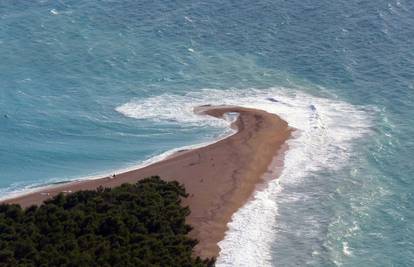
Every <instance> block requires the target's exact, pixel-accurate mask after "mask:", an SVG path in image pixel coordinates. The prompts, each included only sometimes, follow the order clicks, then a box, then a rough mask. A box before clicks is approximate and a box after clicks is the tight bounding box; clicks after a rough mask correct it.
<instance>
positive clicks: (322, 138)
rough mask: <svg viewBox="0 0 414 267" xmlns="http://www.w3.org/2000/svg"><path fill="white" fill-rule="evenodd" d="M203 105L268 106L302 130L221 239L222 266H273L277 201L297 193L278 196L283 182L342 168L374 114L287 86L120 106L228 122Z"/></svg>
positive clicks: (162, 117) (151, 114)
mask: <svg viewBox="0 0 414 267" xmlns="http://www.w3.org/2000/svg"><path fill="white" fill-rule="evenodd" d="M203 104H213V105H219V104H227V105H241V106H244V107H251V108H258V109H263V110H266V111H268V112H271V113H275V114H277V115H279V116H281V117H282V118H283V119H285V120H286V121H287V122H288V123H289V125H290V126H292V127H294V128H296V129H298V131H297V132H295V135H294V138H293V139H291V140H290V141H289V142H288V144H289V150H288V152H287V154H286V155H285V162H284V169H283V171H282V174H281V176H280V179H279V180H274V181H271V182H269V184H268V186H267V188H265V189H263V190H261V191H258V192H256V193H255V195H254V197H253V200H252V201H250V202H248V203H247V204H246V205H245V206H244V207H242V208H241V209H240V210H239V211H237V212H236V213H235V214H234V215H233V217H232V221H231V222H230V223H229V231H227V233H226V237H225V239H224V240H223V241H221V242H220V243H219V246H220V248H221V253H220V256H219V257H218V259H217V264H216V265H217V266H270V265H271V244H272V242H274V238H275V237H276V236H277V233H275V231H276V230H275V228H274V227H275V225H277V203H281V202H283V201H285V202H286V201H295V199H294V197H291V198H283V199H278V196H280V195H282V193H283V186H284V184H287V183H300V182H301V181H302V180H303V179H304V178H305V177H306V176H307V175H308V174H309V173H312V172H315V171H319V170H323V169H334V170H337V169H340V168H342V167H343V166H344V165H345V164H346V161H347V159H348V157H349V156H350V152H351V151H350V150H351V149H352V146H351V144H352V143H351V142H352V141H353V140H354V139H356V138H360V137H362V136H363V135H365V134H367V133H369V131H370V127H371V119H370V113H369V112H368V111H367V108H366V107H356V106H353V105H351V104H348V103H346V102H343V101H338V100H333V99H330V98H321V97H315V96H312V95H309V94H305V93H303V92H301V91H298V90H294V89H287V88H268V89H244V90H239V89H234V90H215V89H204V90H201V91H199V92H191V93H187V94H184V95H172V94H164V95H160V96H155V97H150V98H146V99H136V100H133V101H131V102H129V103H127V104H125V105H122V106H120V107H119V108H117V111H119V112H121V113H123V114H124V115H126V116H129V117H133V118H137V119H151V120H157V121H168V122H171V121H173V122H179V123H187V124H192V125H211V126H216V127H217V126H224V125H223V122H221V121H219V120H216V119H214V118H208V117H205V118H202V117H200V116H198V115H195V114H194V113H193V108H194V106H197V105H203ZM347 251H348V250H345V252H347Z"/></svg>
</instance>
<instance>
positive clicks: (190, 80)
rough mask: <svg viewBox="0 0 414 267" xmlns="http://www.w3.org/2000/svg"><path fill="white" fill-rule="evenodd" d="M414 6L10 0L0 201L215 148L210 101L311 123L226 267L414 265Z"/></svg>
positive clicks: (0, 96) (0, 84) (0, 76)
mask: <svg viewBox="0 0 414 267" xmlns="http://www.w3.org/2000/svg"><path fill="white" fill-rule="evenodd" d="M413 15H414V2H413V1H409V0H405V1H404V0H400V1H395V0H393V1H391V0H388V1H384V0H379V1H356V0H350V1H326V0H323V1H303V0H302V1H299V0H291V1H270V0H267V1H256V2H252V1H215V0H213V1H208V2H207V1H203V2H202V1H147V2H143V1H128V0H126V1H109V0H107V1H96V0H91V1H47V0H41V1H12V0H6V1H0V115H1V116H0V194H1V195H2V196H3V197H4V196H5V195H8V194H10V193H12V192H16V191H19V190H22V189H24V188H28V187H29V188H30V187H32V186H36V185H39V184H45V183H50V182H58V181H62V180H69V179H77V178H80V177H88V176H96V175H99V174H102V173H109V172H113V171H114V170H117V169H122V168H128V167H132V166H135V165H137V164H140V163H141V162H143V161H145V160H148V159H150V158H151V157H154V156H156V155H159V154H161V153H164V152H166V151H169V150H171V149H174V148H177V147H182V146H188V145H193V144H199V143H203V142H209V141H212V140H215V139H217V138H220V137H221V136H223V134H225V131H226V124H225V123H224V122H220V121H218V120H214V119H207V118H203V117H198V116H196V115H194V114H193V113H192V111H191V110H192V107H193V106H195V105H198V104H221V103H227V104H238V105H243V106H248V107H256V108H262V109H265V110H268V111H269V112H275V113H277V114H279V115H281V116H282V117H283V118H284V119H286V120H287V121H288V122H289V123H290V125H292V126H293V127H295V128H297V129H299V131H298V132H297V133H296V136H295V137H296V138H295V139H292V140H291V141H289V146H290V150H289V152H288V153H287V154H286V160H285V164H286V168H285V169H284V171H283V173H282V176H281V178H280V179H279V180H277V181H272V182H270V184H269V186H268V187H267V188H266V189H264V190H263V191H261V192H258V193H257V194H256V195H255V200H254V201H252V202H250V203H249V204H248V205H246V206H245V207H244V208H242V209H241V210H240V211H239V212H238V213H236V214H235V216H234V220H233V222H232V223H231V225H230V231H229V232H228V233H227V236H226V239H225V240H224V241H222V242H221V243H220V246H221V248H222V254H221V256H220V257H219V259H218V265H219V266H306V265H308V266H412V265H414V244H413V242H414V223H413V222H414V207H413V206H414V204H413V203H414V195H413V191H414V181H413V175H414V165H413V164H412V160H413V158H414V142H413V138H412V136H414V126H413V125H414V123H413V122H414V120H413V116H414V50H413V48H414V30H413V29H414V16H413Z"/></svg>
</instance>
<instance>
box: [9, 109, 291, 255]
mask: <svg viewBox="0 0 414 267" xmlns="http://www.w3.org/2000/svg"><path fill="white" fill-rule="evenodd" d="M194 111H195V112H196V113H198V114H200V115H209V116H213V117H216V118H223V116H224V115H225V114H227V113H232V114H233V113H237V114H238V117H237V119H236V120H235V121H234V122H233V123H232V125H231V127H233V128H234V129H236V130H237V131H236V132H235V133H234V134H232V135H230V136H228V137H226V138H224V139H222V140H219V141H217V142H215V143H213V144H210V145H207V146H204V147H201V148H196V149H190V150H183V151H180V152H178V153H176V154H174V155H172V156H170V157H168V158H166V159H164V160H161V161H159V162H156V163H153V164H151V165H149V166H145V167H143V168H140V169H137V170H132V171H128V172H125V173H120V174H116V175H114V176H109V177H103V178H100V179H94V180H81V181H75V182H70V183H65V184H59V185H54V186H49V187H45V188H40V189H39V190H38V191H36V192H31V193H28V194H24V195H21V196H18V197H15V198H12V199H8V200H5V201H4V202H5V203H16V204H20V205H21V206H23V207H28V206H31V205H34V204H36V205H38V204H41V203H42V202H43V201H44V200H46V199H48V198H50V197H52V196H54V195H56V194H59V193H61V192H63V193H71V192H75V191H79V190H92V189H96V188H97V187H99V186H102V187H115V186H119V185H121V184H123V183H134V182H136V181H138V180H140V179H143V178H145V177H149V176H154V175H158V176H160V177H161V178H162V179H164V180H167V181H172V180H176V181H178V182H180V183H182V184H184V186H185V188H186V191H187V193H188V194H189V196H188V198H187V199H185V200H184V201H183V205H188V206H189V207H190V210H191V214H190V215H189V216H188V218H187V222H188V223H189V224H190V225H191V226H192V227H193V228H194V229H193V231H192V232H191V236H192V237H194V238H196V239H198V240H199V244H198V245H197V246H196V247H195V253H196V255H198V256H201V257H217V256H218V255H219V247H218V245H217V243H218V242H219V241H221V240H223V238H224V236H225V232H226V230H227V224H228V222H229V221H230V220H231V217H232V215H233V214H234V213H235V212H236V211H237V210H238V209H239V208H240V207H242V206H243V205H244V204H245V203H246V201H248V200H249V198H250V197H251V196H252V193H253V192H254V191H255V189H257V188H258V186H259V185H262V184H263V182H264V181H265V180H266V179H275V178H277V176H278V175H279V172H278V170H280V168H281V167H282V165H283V154H284V151H285V150H286V149H287V145H286V140H288V139H289V138H290V136H291V133H292V131H293V128H291V127H289V126H288V124H287V122H286V121H284V120H282V119H281V118H279V117H278V116H277V115H274V114H271V113H268V112H266V111H262V110H258V109H250V108H243V107H238V106H208V105H207V106H201V107H197V108H195V110H194Z"/></svg>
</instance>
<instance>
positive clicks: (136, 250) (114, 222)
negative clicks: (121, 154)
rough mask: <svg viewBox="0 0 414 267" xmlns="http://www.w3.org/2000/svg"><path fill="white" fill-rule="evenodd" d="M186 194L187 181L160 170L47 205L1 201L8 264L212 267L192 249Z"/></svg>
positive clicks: (0, 231)
mask: <svg viewBox="0 0 414 267" xmlns="http://www.w3.org/2000/svg"><path fill="white" fill-rule="evenodd" d="M183 197H187V194H186V192H185V189H184V187H183V186H182V185H180V184H179V183H178V182H166V181H163V180H161V179H160V178H159V177H157V176H155V177H151V178H147V179H144V180H141V181H139V182H138V183H136V184H123V185H121V186H120V187H116V188H113V189H109V188H105V189H103V188H98V189H97V190H95V191H79V192H76V193H73V194H69V195H63V194H60V195H58V196H56V197H54V198H53V199H50V200H48V201H46V202H45V203H44V204H42V205H41V206H39V207H36V206H32V207H30V208H27V209H22V208H21V207H20V206H19V205H6V204H3V205H0V266H74V267H75V266H76V267H79V266H120V267H127V266H134V267H135V266H212V265H213V259H207V260H201V259H200V258H199V257H194V256H193V255H192V251H193V248H194V246H195V245H196V244H197V241H196V240H194V239H191V238H189V237H188V235H187V234H188V233H189V231H190V230H191V227H190V226H189V225H187V224H185V218H186V216H187V215H188V214H189V213H190V210H189V209H188V207H182V206H181V199H182V198H183Z"/></svg>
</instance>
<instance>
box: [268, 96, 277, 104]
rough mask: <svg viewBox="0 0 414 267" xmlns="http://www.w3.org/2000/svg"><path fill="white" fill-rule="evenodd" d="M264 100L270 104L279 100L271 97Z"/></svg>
mask: <svg viewBox="0 0 414 267" xmlns="http://www.w3.org/2000/svg"><path fill="white" fill-rule="evenodd" d="M266 99H267V100H269V101H270V102H274V103H278V102H279V100H277V99H275V98H273V97H268V98H266Z"/></svg>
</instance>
